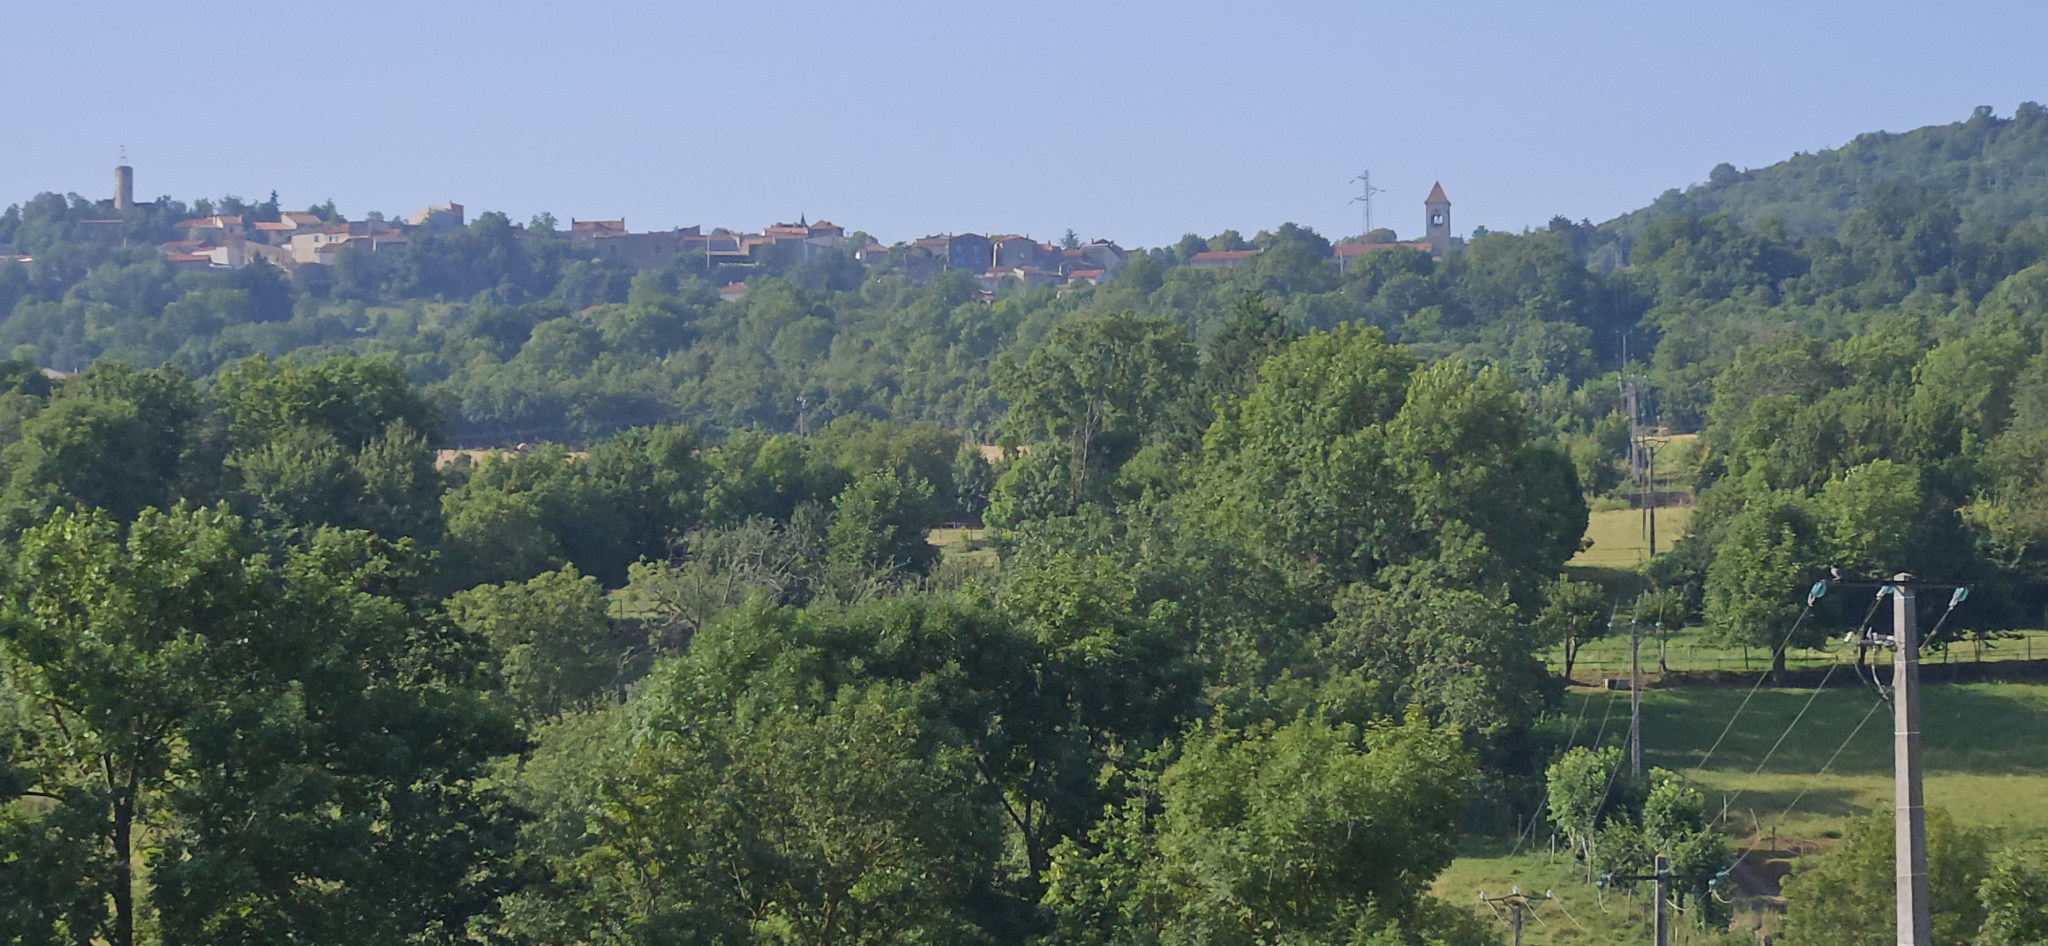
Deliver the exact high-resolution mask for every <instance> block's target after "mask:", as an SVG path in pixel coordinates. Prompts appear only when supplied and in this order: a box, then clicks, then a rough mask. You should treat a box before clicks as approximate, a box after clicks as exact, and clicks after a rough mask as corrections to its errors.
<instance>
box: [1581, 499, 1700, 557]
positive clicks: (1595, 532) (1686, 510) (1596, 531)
mask: <svg viewBox="0 0 2048 946" xmlns="http://www.w3.org/2000/svg"><path fill="white" fill-rule="evenodd" d="M1656 512H1657V550H1658V551H1660V552H1668V551H1670V550H1671V543H1673V542H1676V541H1678V538H1679V537H1680V536H1682V535H1684V534H1685V524H1686V522H1687V520H1689V519H1691V518H1692V507H1691V506H1664V507H1661V508H1659V509H1657V511H1656ZM1586 535H1587V537H1588V538H1591V539H1592V540H1593V544H1592V546H1591V547H1590V548H1587V549H1585V550H1584V551H1582V552H1580V553H1579V554H1577V555H1575V556H1573V557H1572V562H1571V563H1572V564H1573V565H1588V566H1602V567H1608V568H1634V567H1636V566H1637V565H1640V564H1642V563H1643V562H1645V561H1648V560H1649V558H1650V545H1649V542H1648V541H1647V539H1646V538H1645V537H1644V535H1643V511H1642V510H1640V509H1608V510H1603V511H1600V512H1596V513H1593V514H1592V515H1591V516H1590V517H1589V518H1588V520H1587V522H1586Z"/></svg>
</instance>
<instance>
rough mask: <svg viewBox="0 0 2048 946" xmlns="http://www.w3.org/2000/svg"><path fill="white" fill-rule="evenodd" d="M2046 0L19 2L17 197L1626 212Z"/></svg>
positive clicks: (1118, 232) (741, 220) (2003, 30)
mask: <svg viewBox="0 0 2048 946" xmlns="http://www.w3.org/2000/svg"><path fill="white" fill-rule="evenodd" d="M2043 36H2048V4H2041V3H2032V2H2017V0H2015V2H2005V3H1970V2H1951V3H1942V4H1935V3H1921V4H1903V3H1884V2H1863V3H1857V4H1849V3H1837V4H1819V3H1799V2H1775V3H1749V2H1727V3H1715V4H1698V3H1693V4H1669V3H1664V4H1658V3H1626V4H1624V3H1599V2H1581V3H1572V4H1556V3H1532V2H1520V3H1492V2H1465V3H1422V2H1412V0H1411V2H1407V3H1399V4H1395V3H1362V2H1354V3H1308V2H1299V3H1289V2H1271V0H1269V2H1266V3H1242V2H1241V3H1232V4H1224V3H1206V2H1203V3H1181V4H1163V3H1159V4H1139V3H1117V2H1098V3H1093V4H1087V3H1045V2H1040V3H973V4H970V3H887V2H883V3H866V4H853V3H813V2H802V0H783V2H777V3H749V2H725V3H716V4H695V3H652V2H648V3H641V2H597V0H589V2H583V3H521V2H495V3H481V2H466V0H414V2H406V3H393V2H383V0H349V2H327V3H318V4H311V3H283V2H275V0H273V2H267V3H253V2H238V0H222V2H214V3H206V4H166V3H161V2H155V3H139V2H121V3H115V2H90V0H74V2H63V3H52V2H27V0H0V48H4V49H5V50H6V53H5V56H4V57H0V61H5V62H6V63H7V66H8V68H7V69H6V75H7V83H8V86H9V91H8V93H7V94H6V95H5V96H0V129H4V131H0V204H5V203H12V202H15V201H18V200H21V199H23V198H26V197H28V196H30V195H32V194H34V193H36V192H38V191H43V190H58V191H76V192H78V193H82V194H88V195H92V196H105V194H106V193H107V192H108V191H109V188H110V186H111V185H110V181H111V177H112V175H111V171H110V168H111V166H112V165H113V164H114V158H115V155H116V149H117V148H119V147H121V146H123V145H125V146H126V147H127V149H128V152H129V155H130V158H131V161H132V163H133V164H134V166H135V168H136V179H137V190H138V192H139V194H140V195H141V196H145V197H153V196H156V195H159V194H165V193H169V194H172V195H175V196H178V197H181V198H184V199H188V200H189V199H191V198H194V197H199V196H205V195H216V196H217V195H219V194H223V193H234V194H239V195H242V196H244V197H260V196H262V195H264V194H266V193H268V192H269V191H271V190H273V189H274V190H276V191H278V192H279V194H280V195H281V196H282V198H283V199H284V201H285V202H286V203H287V204H289V205H292V206H304V205H306V204H309V203H313V202H317V201H320V200H324V199H326V198H330V197H331V198H333V199H334V200H335V201H336V202H337V203H338V204H339V205H340V206H341V208H342V210H343V211H344V212H345V213H349V214H350V215H351V216H355V215H359V214H360V213H361V212H362V211H365V210H372V209H379V210H384V211H387V212H391V213H401V212H408V211H411V210H413V209H416V208H417V207H420V206H422V205H425V204H428V203H438V202H440V201H443V200H451V199H452V200H455V201H457V202H459V203H462V204H465V205H467V206H468V207H469V208H470V209H471V211H472V213H474V212H475V211H479V210H486V209H495V210H503V211H505V212H507V213H509V214H511V215H512V216H513V217H514V218H515V219H517V220H525V219H526V218H528V217H530V216H531V215H533V214H534V213H537V212H540V211H544V210H545V211H550V212H553V213H554V214H555V215H556V216H557V217H559V218H561V219H563V220H567V219H568V218H570V217H572V216H573V217H582V218H586V219H588V218H611V217H619V216H624V217H625V218H626V221H627V224H628V225H629V226H630V227H632V228H633V229H636V230H639V229H653V228H661V227H668V226H673V225H678V224H683V225H687V224H697V223H701V224H704V225H705V226H707V227H710V226H728V227H733V228H742V227H744V228H748V229H752V228H756V227H759V226H761V225H764V224H767V223H770V222H773V221H776V220H781V219H785V218H794V217H796V216H797V215H798V214H799V213H803V214H807V215H809V216H810V217H811V218H812V219H817V218H819V217H826V218H829V219H831V220H833V221H834V222H837V223H840V224H843V225H846V226H848V227H853V228H860V229H866V230H868V231H870V232H872V233H874V234H876V235H878V236H880V237H881V238H883V239H885V240H890V241H893V240H897V239H909V238H915V237H917V236H921V235H923V234H926V233H933V232H943V231H1001V232H1010V231H1016V232H1025V233H1030V234H1033V235H1037V236H1041V237H1047V238H1050V237H1053V236H1057V235H1058V234H1059V233H1060V232H1061V231H1063V230H1065V229H1067V228H1069V227H1071V228H1073V229H1074V230H1075V231H1077V232H1078V233H1079V234H1081V235H1082V236H1083V237H1084V238H1093V237H1108V238H1111V239H1116V240H1118V241H1120V242H1122V243H1124V244H1125V245H1156V244H1159V243H1164V242H1170V241H1172V240H1174V239H1176V238H1177V237H1178V236H1179V235H1180V234H1181V233H1183V232H1187V231H1197V232H1201V233H1203V234H1208V233H1213V232H1216V231H1218V230H1221V229H1223V228H1226V227H1234V228H1237V229H1239V230H1242V231H1244V232H1245V233H1247V234H1249V233H1251V232H1252V231H1254V230H1257V229H1260V228H1269V227H1272V226H1275V225H1277V224H1279V223H1281V222H1283V221H1288V220H1293V221H1297V222H1300V223H1304V224H1307V225H1310V226H1313V227H1315V228H1317V229H1318V230H1321V231H1322V232H1324V233H1326V234H1329V235H1332V236H1339V235H1344V234H1350V233H1355V232H1357V231H1358V229H1359V221H1358V214H1357V208H1356V207H1354V206H1352V205H1350V204H1348V203H1347V201H1348V199H1349V198H1350V196H1351V195H1352V194H1353V193H1354V191H1353V190H1352V187H1351V185H1349V184H1347V183H1346V182H1347V181H1349V180H1350V179H1351V178H1352V177H1354V176H1356V175H1357V174H1358V172H1359V171H1361V170H1365V169H1368V168H1369V169H1371V171H1372V173H1373V181H1374V183H1376V184H1378V185H1379V186H1381V187H1382V188H1385V189H1386V191H1387V192H1386V193H1385V194H1384V195H1382V196H1381V197H1380V198H1379V200H1378V203H1377V204H1376V217H1377V222H1379V223H1381V224H1382V225H1387V224H1391V225H1393V226H1394V227H1396V228H1397V229H1398V230H1399V231H1400V232H1401V233H1402V234H1403V235H1404V236H1407V235H1412V234H1414V233H1415V232H1416V231H1418V230H1419V229H1420V224H1421V216H1422V211H1421V206H1420V204H1421V200H1422V197H1423V195H1424V194H1425V193H1427V192H1428V190H1429V186H1430V184H1431V182H1432V181H1434V180H1438V179H1441V180H1442V181H1443V184H1444V188H1445V190H1446V191H1447V192H1448V193H1449V196H1450V197H1451V200H1452V201H1453V202H1454V210H1453V223H1454V224H1455V226H1456V229H1458V230H1459V231H1460V232H1465V231H1469V230H1470V229H1471V228H1472V227H1473V226H1475V225H1484V226H1486V227H1489V228H1493V229H1519V228H1522V227H1528V226H1540V225H1541V224H1542V223H1543V222H1544V221H1545V220H1547V219H1549V218H1550V216H1551V215H1553V214H1558V213H1563V214H1566V215H1568V216H1571V217H1573V218H1581V217H1589V218H1592V219H1594V220H1596V221H1597V220H1602V219H1606V218H1608V217H1611V216H1614V215H1615V214H1618V213H1621V212H1624V211H1627V210H1629V209H1632V208H1634V207H1638V206H1641V205H1642V204H1644V203H1647V202H1648V201H1650V200H1651V199H1653V198H1655V197H1656V196H1657V194H1658V193H1659V192H1661V191H1663V190H1664V189H1666V188H1668V187H1673V186H1683V185H1685V184H1688V183H1691V182H1696V181H1699V180H1702V179H1704V178H1705V176H1706V173H1707V170H1708V169H1709V168H1711V167H1712V166H1713V165H1714V164H1715V163H1717V162H1720V161H1728V162H1731V163H1733V164H1735V165H1737V166H1740V167H1749V166H1760V165H1765V164H1770V163H1772V162H1775V161H1777V160H1780V159H1782V158H1783V157H1785V156H1787V155H1789V154H1790V153H1792V152H1794V151H1800V150H1818V149H1822V148H1826V147H1831V146H1835V145H1839V144H1842V143H1843V142H1845V141H1847V140H1849V139H1850V138H1853V137H1854V136H1855V135H1856V134H1858V133H1860V132H1864V131H1869V130H1873V129H1886V130H1891V131H1900V130H1905V129H1908V128H1912V127H1916V126H1919V125H1924V124H1930V123H1937V122H1946V121H1953V120H1957V119H1961V118H1963V117H1965V116H1967V115H1968V114H1969V111H1970V109H1971V108H1972V107H1974V106H1977V105H1991V106H1993V107H1994V108H1995V109H1996V110H1997V112H1998V114H2000V115H2009V114H2011V112H2012V109H2013V107H2014V105H2016V104H2017V103H2019V102H2022V101H2028V100H2033V101H2043V100H2048V65H2044V62H2043V60H2042V59H2041V56H2040V52H2039V44H2040V41H2041V37H2043Z"/></svg>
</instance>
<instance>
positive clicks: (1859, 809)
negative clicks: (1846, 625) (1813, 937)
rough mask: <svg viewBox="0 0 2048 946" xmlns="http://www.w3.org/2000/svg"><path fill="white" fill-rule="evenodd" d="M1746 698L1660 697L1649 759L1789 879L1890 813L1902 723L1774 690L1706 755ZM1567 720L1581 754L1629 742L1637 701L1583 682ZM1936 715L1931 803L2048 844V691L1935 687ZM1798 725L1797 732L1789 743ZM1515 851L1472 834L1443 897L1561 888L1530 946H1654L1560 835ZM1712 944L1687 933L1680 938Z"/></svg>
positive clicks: (1854, 692)
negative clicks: (1587, 748)
mask: <svg viewBox="0 0 2048 946" xmlns="http://www.w3.org/2000/svg"><path fill="white" fill-rule="evenodd" d="M1746 693H1747V689H1746V688H1742V687H1725V688H1721V687H1714V688H1709V687H1695V688H1685V689H1663V690H1647V691H1645V692H1644V694H1643V737H1644V738H1643V743H1644V764H1645V765H1646V766H1650V767H1659V768H1666V769H1671V770H1673V771H1676V772H1680V773H1684V774H1687V775H1688V776H1689V777H1690V778H1692V779H1693V780H1694V781H1695V782H1696V783H1697V784H1698V785H1699V786H1700V788H1701V790H1702V791H1703V792H1704V793H1705V794H1706V795H1707V798H1708V801H1709V804H1710V805H1711V806H1713V807H1714V808H1716V809H1717V810H1725V812H1726V820H1725V821H1724V822H1723V827H1724V828H1725V829H1726V830H1727V831H1728V833H1729V834H1730V836H1731V837H1733V838H1734V840H1735V843H1736V845H1737V847H1738V849H1741V848H1744V847H1749V846H1752V845H1753V846H1755V850H1754V851H1753V852H1752V853H1750V854H1749V856H1748V858H1747V862H1748V864H1749V865H1750V866H1751V868H1752V869H1753V870H1755V871H1756V872H1757V873H1758V874H1759V875H1761V876H1767V877H1771V878H1776V877H1779V876H1782V874H1783V873H1784V871H1785V870H1787V869H1788V868H1789V867H1790V863H1791V861H1792V859H1793V858H1795V857H1797V856H1799V855H1800V854H1804V853H1810V852H1812V851H1815V850H1818V849H1821V848H1823V847H1824V846H1826V845H1827V844H1828V843H1829V842H1830V841H1831V840H1832V838H1833V837H1835V836H1838V835H1839V833H1840V830H1841V828H1842V825H1843V822H1844V821H1845V820H1846V819H1848V818H1850V817H1852V816H1855V815H1858V814H1862V813H1866V812H1875V811H1884V810H1888V809H1889V807H1890V804H1891V791H1892V784H1891V771H1892V753H1891V716H1890V710H1889V708H1888V707H1885V706H1883V705H1880V704H1878V702H1877V697H1876V696H1875V695H1874V694H1873V692H1872V691H1870V690H1869V689H1866V688H1853V687H1852V688H1841V689H1829V690H1824V691H1820V692H1818V693H1817V694H1816V692H1815V691H1812V690H1773V689H1768V688H1766V689H1763V690H1759V691H1758V692H1757V693H1756V695H1755V696H1754V697H1753V698H1752V699H1751V700H1750V702H1749V705H1748V706H1747V707H1746V708H1744V709H1743V711H1742V714H1741V716H1740V717H1739V718H1737V719H1736V722H1735V725H1734V726H1733V727H1729V728H1728V735H1727V737H1726V738H1725V739H1722V740H1721V743H1720V745H1719V747H1718V748H1714V749H1713V754H1712V756H1711V757H1707V751H1708V749H1709V748H1712V747H1714V743H1715V742H1716V740H1717V739H1718V738H1719V737H1720V734H1721V732H1722V730H1723V728H1724V727H1727V726H1728V723H1729V720H1730V719H1731V718H1734V716H1735V712H1736V709H1737V707H1738V706H1739V705H1740V704H1741V703H1742V701H1743V698H1744V696H1745V694H1746ZM1873 706H1875V707H1876V709H1875V711H1874V712H1873V711H1872V707H1873ZM1565 711H1566V713H1567V715H1569V716H1570V717H1572V718H1573V719H1574V720H1577V721H1578V730H1579V731H1578V734H1577V738H1576V740H1575V742H1576V744H1579V745H1587V744H1591V743H1593V742H1594V741H1595V740H1596V739H1597V740H1598V741H1599V742H1601V743H1603V744H1606V745H1621V744H1622V739H1623V737H1624V734H1625V733H1626V731H1627V727H1628V694H1627V693H1625V692H1620V691H1607V690H1596V689H1592V688H1585V687H1580V688H1574V689H1573V690H1572V691H1571V692H1570V694H1569V695H1568V696H1567V698H1566V702H1565ZM1802 711H1803V712H1804V716H1803V717H1800V714H1801V713H1802ZM1921 713H1922V721H1921V722H1922V726H1921V728H1922V735H1923V740H1924V745H1925V752H1926V755H1925V762H1926V773H1927V774H1926V782H1925V787H1926V793H1927V803H1928V804H1929V805H1931V806H1935V807H1940V808H1945V809H1947V810H1948V812H1949V813H1950V814H1951V815H1953V816H1954V817H1955V818H1956V819H1957V820H1958V821H1959V822H1962V823H1965V824H1975V825H1982V826H1985V827H1989V828H1992V829H1994V831H1995V832H1996V833H1997V834H1998V835H1999V836H2001V837H2004V838H2020V837H2026V836H2034V835H2041V834H2048V686H2044V685H2039V684H2014V683H1997V684H1968V685H1945V686H1931V687H1928V688H1927V689H1926V690H1925V691H1923V699H1922V702H1921ZM1795 717H1800V718H1799V722H1798V725H1797V726H1794V727H1792V728H1790V730H1789V733H1788V729H1787V727H1788V726H1791V724H1792V722H1793V720H1794V718H1795ZM1859 726H1860V727H1861V728H1860V729H1859ZM1852 734H1853V738H1852ZM1781 736H1782V737H1783V742H1782V744H1780V743H1779V739H1780V737H1781ZM1774 746H1775V751H1774ZM1837 753H1839V754H1837ZM1831 759H1832V764H1830V760H1831ZM1703 760H1704V761H1705V763H1706V764H1705V765H1701V762H1702V761H1703ZM1823 768H1825V769H1826V771H1825V772H1823V771H1822V770H1823ZM1514 847H1515V844H1514V840H1513V839H1509V840H1506V841H1502V840H1499V839H1473V840H1471V841H1470V842H1469V843H1468V844H1467V847H1466V849H1465V851H1464V855H1465V856H1463V857H1461V858H1460V859H1459V860H1458V861H1457V863H1456V864H1454V865H1453V866H1452V868H1451V869H1450V870H1449V871H1447V872H1445V873H1444V875H1443V876H1442V877H1440V878H1438V880H1437V883H1436V892H1437V894H1438V895H1439V896H1442V897H1445V898H1447V899H1449V900H1451V901H1452V902H1465V903H1475V900H1476V897H1477V894H1478V891H1480V890H1486V891H1487V892H1488V893H1494V892H1498V891H1505V890H1506V889H1508V887H1509V886H1510V885H1519V886H1521V887H1522V889H1523V890H1524V891H1525V892H1527V891H1536V892H1538V893H1540V892H1541V891H1543V890H1555V891H1556V893H1557V895H1558V897H1559V902H1558V903H1557V904H1554V905H1549V906H1545V907H1544V908H1543V909H1544V911H1548V912H1546V913H1544V916H1545V920H1546V923H1545V924H1544V925H1535V924H1532V925H1531V926H1530V927H1528V928H1527V930H1526V931H1525V934H1526V938H1527V940H1528V941H1529V942H1530V943H1531V944H1544V943H1587V944H1591V943H1610V942H1612V943H1634V942H1641V941H1642V940H1643V939H1644V938H1646V936H1647V925H1646V924H1647V920H1646V919H1645V916H1646V914H1645V911H1644V909H1643V904H1642V903H1641V902H1640V901H1636V902H1631V901H1630V900H1629V898H1627V897H1626V896H1621V895H1609V896H1605V897H1602V896H1600V895H1598V893H1597V891H1596V890H1595V889H1594V888H1593V887H1592V886H1591V885H1590V884H1589V883H1587V882H1586V879H1585V877H1584V876H1583V872H1582V870H1581V869H1580V868H1579V867H1578V866H1577V865H1576V863H1575V862H1573V861H1572V859H1571V858H1570V857H1568V856H1554V855H1552V854H1551V853H1550V839H1549V836H1548V834H1547V832H1544V831H1541V830H1539V831H1538V832H1536V834H1535V836H1534V837H1532V838H1531V840H1530V841H1529V842H1527V843H1526V844H1525V845H1524V846H1523V847H1522V848H1521V850H1520V851H1518V852H1517V851H1515V850H1514ZM1744 907H1745V909H1744V910H1743V912H1742V913H1741V914H1740V915H1739V916H1738V919H1737V922H1736V928H1737V929H1738V930H1741V929H1749V928H1752V927H1754V926H1755V925H1756V924H1758V923H1764V924H1766V925H1768V924H1769V923H1770V922H1771V919H1772V918H1771V914H1770V903H1769V901H1768V900H1752V901H1749V902H1747V903H1745V905H1744ZM1475 908H1476V904H1475ZM1567 911H1568V912H1569V913H1570V915H1571V917H1572V918H1573V919H1575V920H1576V922H1573V919H1567V918H1566V916H1565V914H1566V912H1567ZM1681 926H1683V924H1681ZM1711 939H1712V937H1710V936H1708V935H1706V934H1704V933H1699V932H1695V931H1691V930H1686V931H1685V932H1682V933H1681V934H1680V935H1678V936H1676V937H1674V942H1678V943H1693V942H1701V943H1703V942H1708V941H1710V940H1711Z"/></svg>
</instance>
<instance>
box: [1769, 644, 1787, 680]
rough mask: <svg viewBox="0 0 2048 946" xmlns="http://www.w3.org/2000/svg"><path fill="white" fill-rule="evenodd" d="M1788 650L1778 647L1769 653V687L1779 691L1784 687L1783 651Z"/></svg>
mask: <svg viewBox="0 0 2048 946" xmlns="http://www.w3.org/2000/svg"><path fill="white" fill-rule="evenodd" d="M1789 649H1790V648H1788V647H1780V648H1778V649H1776V650H1773V651H1771V686H1774V687H1778V688H1780V689H1783V688H1784V686H1785V651H1787V650H1789Z"/></svg>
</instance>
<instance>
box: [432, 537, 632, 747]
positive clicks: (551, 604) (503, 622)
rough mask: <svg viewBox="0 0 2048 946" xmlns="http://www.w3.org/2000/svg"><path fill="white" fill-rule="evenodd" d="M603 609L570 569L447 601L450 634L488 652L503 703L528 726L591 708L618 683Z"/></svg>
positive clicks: (594, 590)
mask: <svg viewBox="0 0 2048 946" xmlns="http://www.w3.org/2000/svg"><path fill="white" fill-rule="evenodd" d="M607 609H608V604H607V602H606V600H605V595H604V589H603V588H600V587H598V584H597V580H596V579H594V578H590V577H588V576H585V575H579V574H577V572H576V569H575V568H573V567H570V568H564V569H562V570H561V571H551V572H544V573H542V574H541V575H540V576H538V577H536V578H533V579H532V580H530V581H527V582H525V583H524V584H521V583H516V582H508V583H506V584H502V585H480V586H478V587H475V588H472V589H470V590H468V591H464V592H460V593H457V594H456V595H454V596H453V597H451V598H449V599H448V616H449V619H450V620H452V621H454V622H455V625H456V626H457V627H460V628H462V629H463V630H465V631H468V632H469V633H470V634H471V635H473V636H475V637H476V638H477V639H479V640H482V641H485V642H487V643H489V644H490V646H491V649H492V651H493V652H494V653H495V654H496V656H497V661H498V668H499V669H498V673H499V676H500V677H501V678H502V679H503V681H504V687H505V695H506V696H507V697H508V698H509V699H511V700H512V702H513V703H514V704H515V705H516V706H517V707H518V709H519V712H520V714H521V715H523V716H525V717H526V718H528V719H544V718H548V717H553V716H558V715H560V714H561V713H563V712H566V711H568V710H570V709H573V708H576V707H579V706H582V705H585V704H587V703H590V702H592V701H594V700H598V699H600V698H602V697H603V696H605V695H606V693H607V690H608V689H609V688H610V686H611V685H612V683H613V682H614V681H615V680H616V679H617V676H618V673H619V669H620V668H619V666H618V659H619V658H618V656H617V655H615V654H614V652H613V648H612V646H611V622H610V621H609V620H608V618H607V617H606V612H607Z"/></svg>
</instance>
